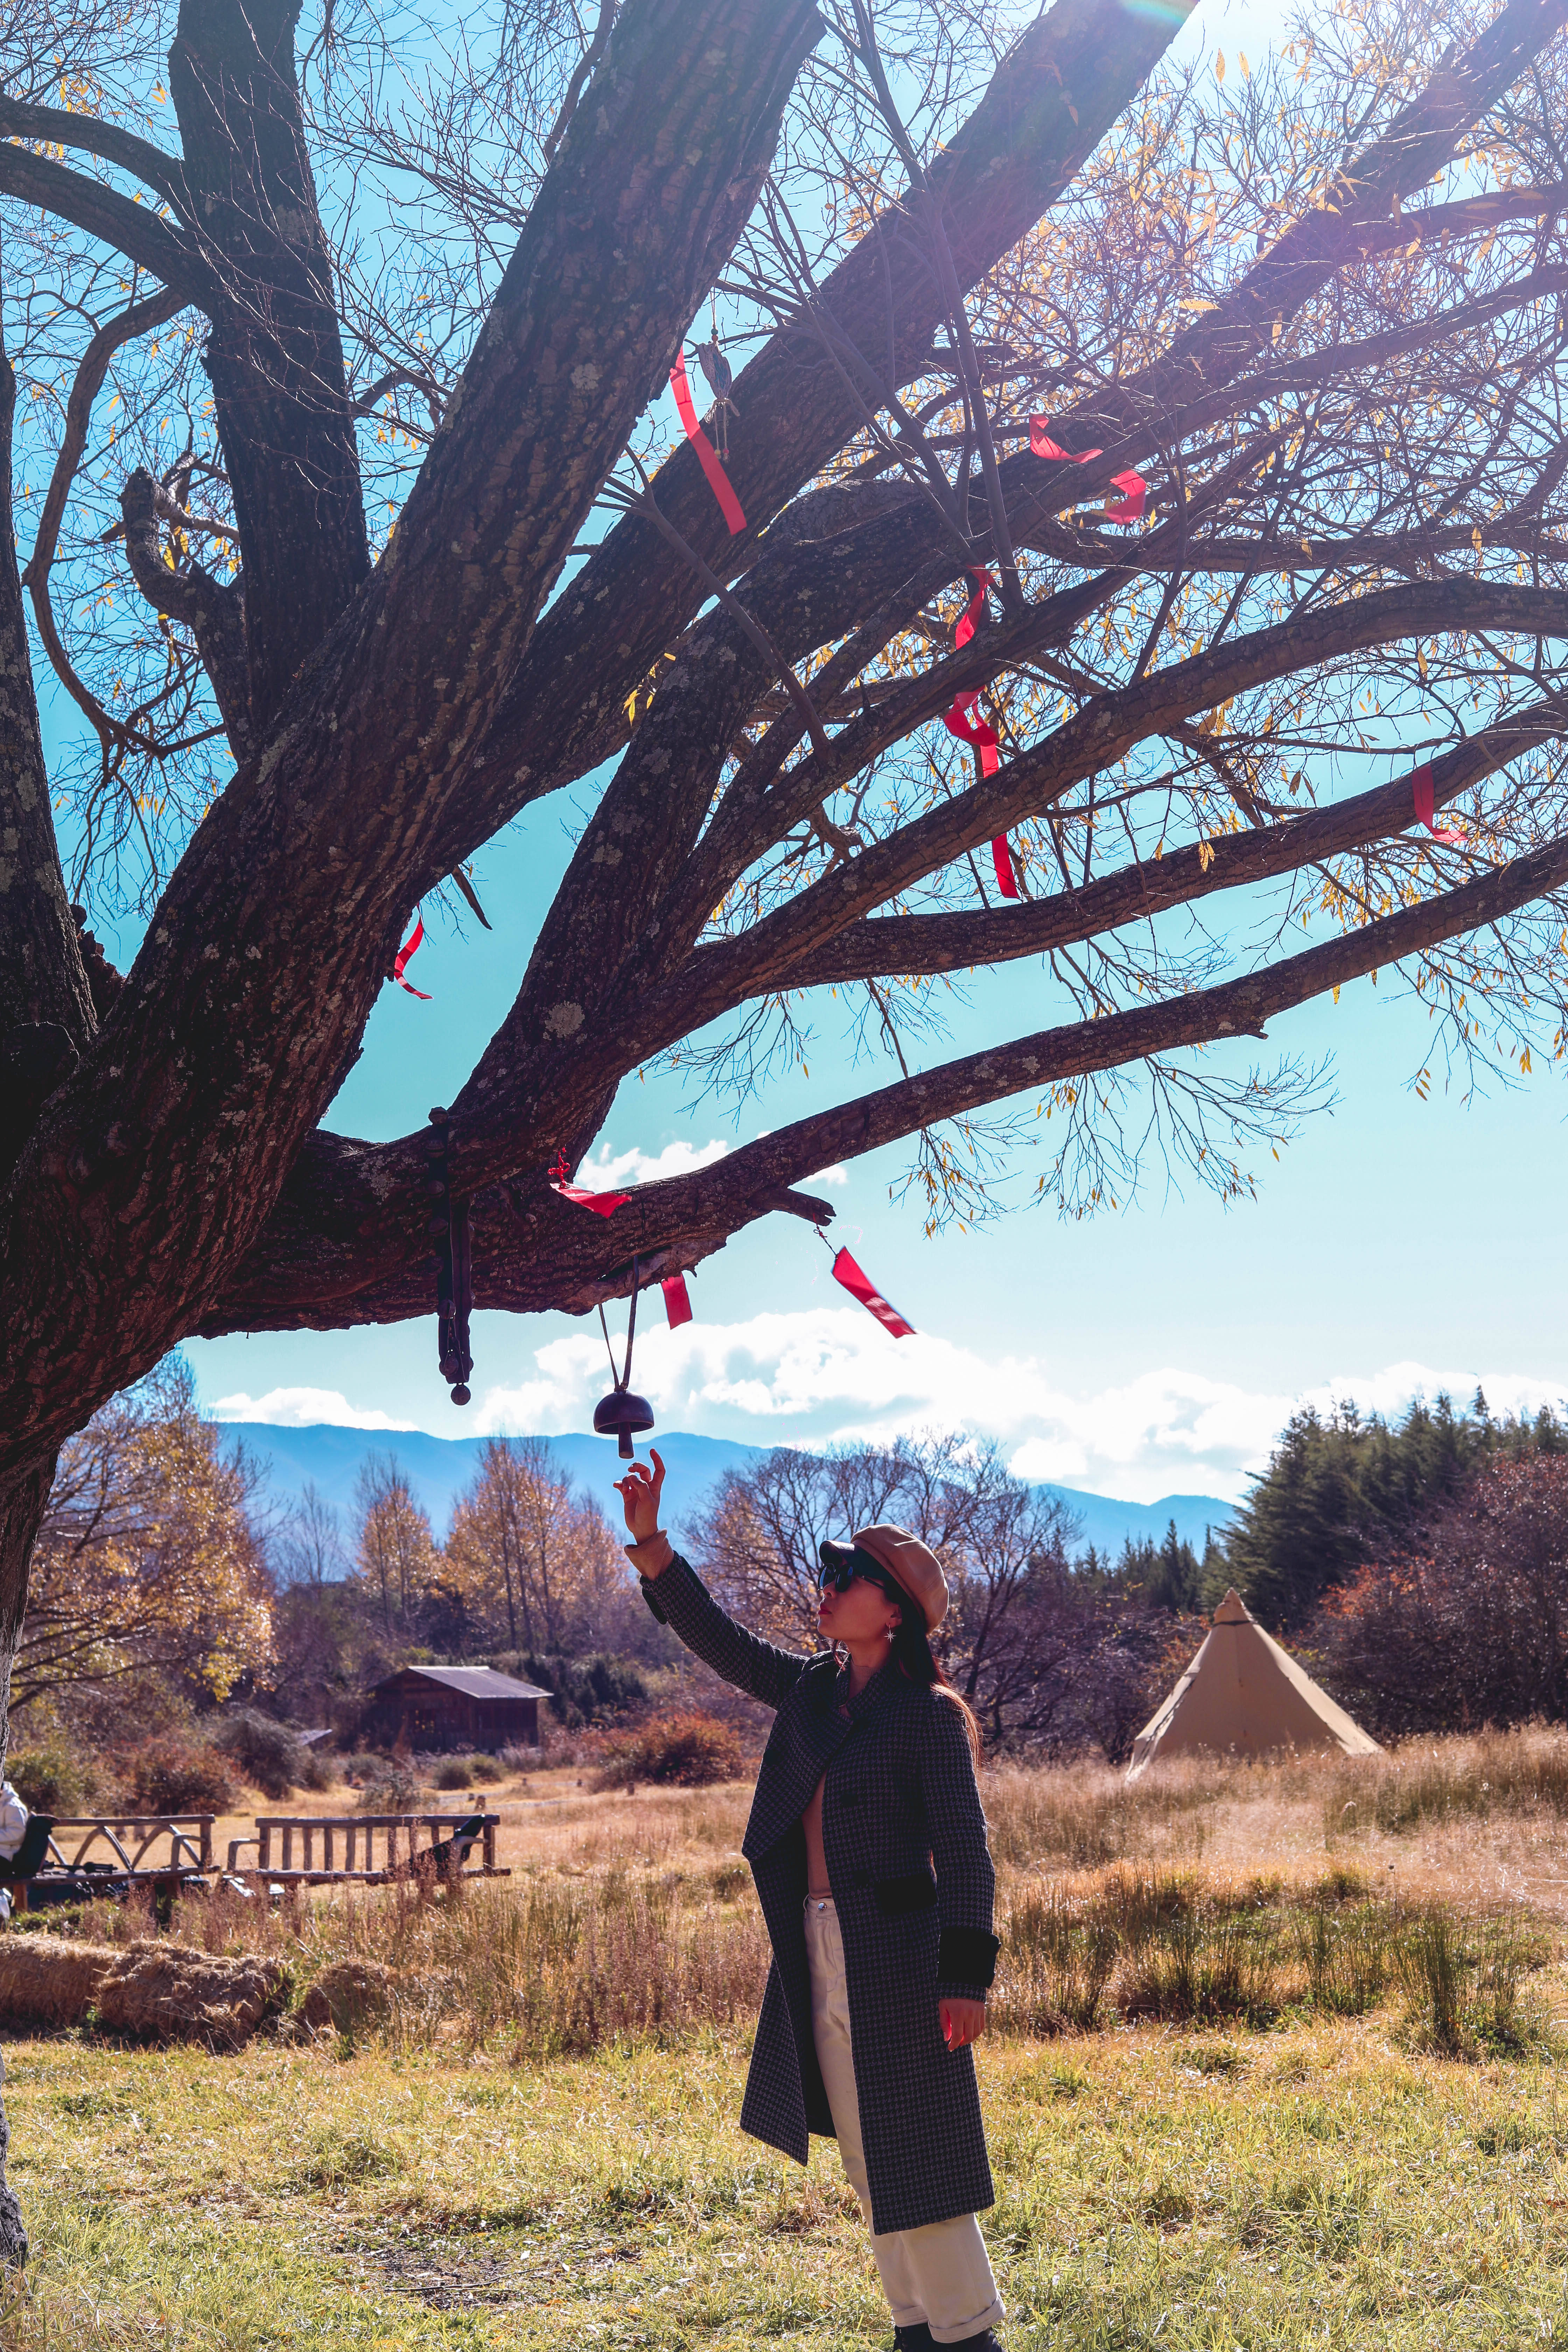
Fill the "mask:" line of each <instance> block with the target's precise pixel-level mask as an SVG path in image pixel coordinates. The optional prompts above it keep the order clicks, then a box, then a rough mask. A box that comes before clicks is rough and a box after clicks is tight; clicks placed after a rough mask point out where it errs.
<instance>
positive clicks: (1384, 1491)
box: [1198, 1388, 1568, 1632]
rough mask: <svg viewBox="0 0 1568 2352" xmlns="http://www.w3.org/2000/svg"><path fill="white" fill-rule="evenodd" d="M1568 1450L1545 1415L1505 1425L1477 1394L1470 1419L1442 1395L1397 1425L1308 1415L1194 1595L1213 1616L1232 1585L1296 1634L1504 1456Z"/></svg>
mask: <svg viewBox="0 0 1568 2352" xmlns="http://www.w3.org/2000/svg"><path fill="white" fill-rule="evenodd" d="M1564 1450H1568V1424H1565V1423H1563V1421H1562V1420H1560V1419H1559V1418H1558V1417H1557V1415H1555V1414H1554V1413H1553V1412H1552V1411H1551V1409H1550V1408H1549V1407H1546V1406H1543V1407H1542V1410H1541V1412H1539V1413H1538V1414H1537V1415H1536V1416H1535V1418H1534V1420H1533V1421H1531V1420H1527V1419H1525V1418H1523V1417H1521V1416H1517V1415H1516V1416H1512V1417H1510V1418H1508V1419H1505V1420H1503V1421H1498V1420H1496V1419H1494V1418H1493V1415H1492V1412H1491V1409H1490V1407H1489V1404H1488V1402H1487V1400H1486V1396H1485V1393H1484V1392H1483V1391H1481V1390H1480V1389H1479V1388H1478V1390H1477V1391H1476V1395H1475V1400H1474V1402H1473V1403H1472V1405H1471V1408H1470V1410H1469V1412H1468V1413H1461V1412H1455V1410H1454V1405H1453V1401H1452V1399H1451V1398H1449V1397H1447V1396H1445V1395H1441V1394H1439V1396H1438V1397H1437V1398H1436V1402H1434V1403H1433V1404H1431V1405H1428V1404H1427V1403H1426V1401H1425V1400H1424V1399H1422V1398H1419V1397H1417V1398H1416V1399H1415V1401H1414V1402H1412V1403H1411V1404H1410V1406H1409V1407H1408V1408H1407V1410H1406V1411H1405V1414H1404V1416H1403V1418H1402V1419H1401V1420H1400V1421H1398V1422H1397V1423H1389V1422H1386V1421H1384V1419H1383V1418H1382V1416H1381V1415H1380V1414H1377V1413H1373V1414H1370V1415H1368V1416H1367V1417H1366V1418H1365V1419H1364V1420H1363V1417H1362V1415H1361V1414H1360V1412H1358V1411H1357V1409H1356V1407H1355V1406H1354V1405H1353V1404H1350V1403H1344V1404H1340V1405H1337V1406H1336V1407H1335V1409H1334V1411H1333V1412H1331V1414H1330V1416H1329V1417H1328V1419H1327V1420H1326V1421H1325V1420H1324V1419H1322V1418H1321V1416H1320V1415H1319V1414H1318V1413H1316V1412H1312V1411H1311V1410H1310V1409H1308V1410H1306V1411H1304V1412H1299V1413H1297V1414H1295V1415H1294V1417H1293V1418H1292V1419H1291V1421H1290V1422H1289V1424H1288V1426H1287V1428H1286V1430H1285V1433H1284V1435H1283V1436H1282V1437H1281V1438H1280V1440H1279V1444H1278V1445H1277V1446H1276V1448H1275V1450H1274V1455H1273V1459H1272V1460H1271V1461H1270V1463H1269V1465H1268V1469H1267V1470H1266V1471H1265V1472H1264V1474H1263V1475H1262V1477H1261V1478H1259V1479H1258V1484H1257V1486H1256V1487H1255V1489H1254V1491H1253V1493H1252V1495H1251V1496H1250V1497H1249V1498H1248V1500H1247V1502H1246V1503H1245V1504H1244V1505H1243V1506H1242V1507H1241V1509H1240V1510H1239V1511H1238V1512H1237V1517H1236V1519H1235V1521H1234V1523H1233V1525H1232V1527H1231V1528H1230V1530H1229V1532H1228V1534H1227V1535H1226V1539H1225V1542H1224V1544H1223V1546H1218V1545H1215V1544H1214V1542H1213V1538H1212V1536H1211V1538H1210V1543H1209V1548H1208V1549H1205V1555H1204V1566H1203V1570H1202V1574H1201V1577H1200V1578H1199V1580H1198V1590H1199V1591H1200V1592H1201V1596H1202V1599H1203V1601H1204V1602H1205V1605H1206V1606H1208V1607H1211V1608H1212V1607H1213V1605H1214V1604H1215V1601H1217V1600H1218V1599H1219V1598H1220V1597H1221V1595H1222V1594H1223V1592H1224V1590H1225V1586H1226V1583H1234V1584H1235V1586H1236V1587H1237V1591H1239V1592H1240V1594H1241V1597H1242V1599H1243V1600H1244V1601H1246V1603H1247V1607H1248V1608H1249V1609H1250V1610H1251V1611H1252V1612H1253V1614H1254V1616H1255V1617H1257V1618H1258V1619H1259V1620H1260V1621H1261V1622H1262V1623H1264V1624H1265V1625H1267V1626H1268V1628H1269V1629H1270V1631H1272V1632H1283V1631H1289V1629H1290V1628H1291V1627H1293V1626H1296V1625H1299V1624H1300V1622H1301V1621H1302V1620H1303V1618H1304V1617H1305V1616H1306V1615H1307V1614H1308V1612H1310V1610H1311V1608H1312V1607H1313V1605H1314V1603H1315V1602H1316V1601H1318V1600H1319V1598H1320V1597H1321V1595H1322V1594H1323V1593H1324V1592H1327V1591H1332V1590H1333V1589H1334V1588H1335V1587H1336V1586H1339V1585H1342V1584H1344V1583H1345V1582H1347V1581H1348V1580H1350V1579H1351V1578H1352V1577H1353V1576H1354V1575H1355V1573H1356V1572H1357V1570H1359V1569H1361V1568H1362V1567H1363V1566H1364V1565H1365V1563H1366V1562H1367V1561H1368V1560H1369V1559H1373V1558H1375V1557H1376V1556H1377V1555H1378V1554H1379V1553H1380V1552H1383V1551H1386V1550H1387V1549H1388V1548H1389V1547H1390V1545H1391V1544H1393V1543H1394V1542H1396V1541H1397V1540H1399V1539H1400V1538H1403V1537H1404V1535H1405V1532H1406V1531H1407V1530H1409V1529H1412V1528H1415V1526H1416V1525H1417V1524H1418V1523H1419V1522H1421V1521H1422V1520H1423V1519H1424V1518H1426V1517H1429V1516H1430V1515H1432V1514H1433V1513H1435V1512H1437V1511H1439V1510H1441V1509H1443V1508H1444V1507H1447V1506H1449V1505H1451V1504H1452V1503H1453V1502H1454V1501H1455V1500H1456V1498H1457V1497H1458V1496H1459V1495H1460V1494H1462V1493H1463V1492H1464V1490H1465V1489H1466V1488H1467V1486H1468V1485H1469V1484H1470V1482H1471V1481H1472V1480H1473V1479H1474V1478H1475V1476H1476V1475H1477V1474H1478V1473H1479V1471H1481V1470H1482V1469H1484V1468H1485V1467H1486V1466H1487V1465H1488V1464H1489V1462H1491V1461H1492V1460H1494V1459H1495V1458H1496V1457H1497V1456H1498V1455H1499V1454H1501V1455H1502V1456H1503V1457H1505V1458H1506V1459H1508V1460H1510V1461H1517V1460H1520V1459H1521V1458H1523V1457H1525V1456H1527V1455H1532V1454H1553V1453H1560V1452H1563V1451H1564ZM1211 1552H1212V1555H1213V1556H1212V1558H1211Z"/></svg>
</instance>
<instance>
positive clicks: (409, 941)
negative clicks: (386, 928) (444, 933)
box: [392, 915, 432, 1004]
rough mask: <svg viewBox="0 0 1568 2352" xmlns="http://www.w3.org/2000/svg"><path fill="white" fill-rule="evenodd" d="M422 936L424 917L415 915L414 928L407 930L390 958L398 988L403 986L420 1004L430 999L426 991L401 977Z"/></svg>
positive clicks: (428, 1001)
mask: <svg viewBox="0 0 1568 2352" xmlns="http://www.w3.org/2000/svg"><path fill="white" fill-rule="evenodd" d="M424 937H425V918H424V916H423V915H416V917H415V920H414V929H412V930H411V931H410V932H409V934H408V937H407V938H406V939H405V940H404V942H403V945H402V946H401V947H400V948H399V949H398V950H397V953H396V954H395V956H394V957H393V959H392V977H393V979H394V980H395V982H397V985H398V987H399V988H405V989H406V990H407V991H408V993H409V995H410V996H416V997H418V999H419V1001H420V1003H422V1004H428V1003H430V1002H431V1001H432V1000H431V998H430V995H429V992H428V991H427V990H426V989H423V988H416V987H415V985H414V983H413V982H412V981H408V980H405V979H404V977H403V975H404V973H405V971H407V969H408V959H409V957H410V956H411V955H414V954H415V953H416V951H417V950H418V948H419V946H420V944H421V942H422V941H423V940H424Z"/></svg>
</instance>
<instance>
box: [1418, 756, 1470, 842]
mask: <svg viewBox="0 0 1568 2352" xmlns="http://www.w3.org/2000/svg"><path fill="white" fill-rule="evenodd" d="M1410 796H1411V798H1412V800H1413V801H1414V802H1415V814H1416V815H1417V816H1418V817H1419V818H1420V820H1421V822H1422V824H1424V825H1425V826H1426V830H1427V832H1428V833H1429V834H1430V835H1431V836H1432V838H1433V840H1434V841H1446V842H1447V844H1448V846H1449V847H1450V848H1451V849H1462V848H1463V847H1464V844H1465V836H1464V835H1463V834H1462V833H1450V832H1449V831H1448V829H1447V825H1441V824H1437V823H1436V820H1435V818H1434V816H1433V813H1432V812H1433V805H1434V794H1433V790H1432V762H1431V761H1430V760H1426V761H1423V762H1422V764H1421V766H1420V767H1419V768H1417V769H1416V771H1415V774H1414V775H1413V776H1412V777H1411V779H1410Z"/></svg>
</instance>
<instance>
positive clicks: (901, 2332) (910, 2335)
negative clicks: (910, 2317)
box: [893, 2319, 936, 2352]
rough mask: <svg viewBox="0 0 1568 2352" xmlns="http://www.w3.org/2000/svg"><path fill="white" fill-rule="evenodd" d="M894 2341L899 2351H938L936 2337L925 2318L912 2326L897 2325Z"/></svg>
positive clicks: (894, 2331)
mask: <svg viewBox="0 0 1568 2352" xmlns="http://www.w3.org/2000/svg"><path fill="white" fill-rule="evenodd" d="M893 2342H894V2343H895V2344H896V2345H897V2347H898V2352H936V2338H935V2336H933V2335H932V2334H931V2329H930V2328H929V2327H928V2326H926V2324H925V2321H924V2320H923V2319H919V2320H917V2321H916V2322H915V2324H914V2326H912V2327H895V2328H894V2330H893Z"/></svg>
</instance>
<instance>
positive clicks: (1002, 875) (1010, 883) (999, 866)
mask: <svg viewBox="0 0 1568 2352" xmlns="http://www.w3.org/2000/svg"><path fill="white" fill-rule="evenodd" d="M991 863H992V864H993V865H994V866H995V868H996V887H997V888H998V890H1000V891H1001V893H1002V896H1003V897H1004V898H1022V897H1023V895H1024V894H1023V892H1022V891H1021V890H1020V889H1019V887H1018V877H1017V875H1016V873H1015V872H1014V870H1013V845H1012V843H1011V842H1010V841H1009V840H1008V838H1007V836H1006V835H1005V833H999V834H998V835H997V836H996V838H995V840H994V842H993V843H992V845H991Z"/></svg>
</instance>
